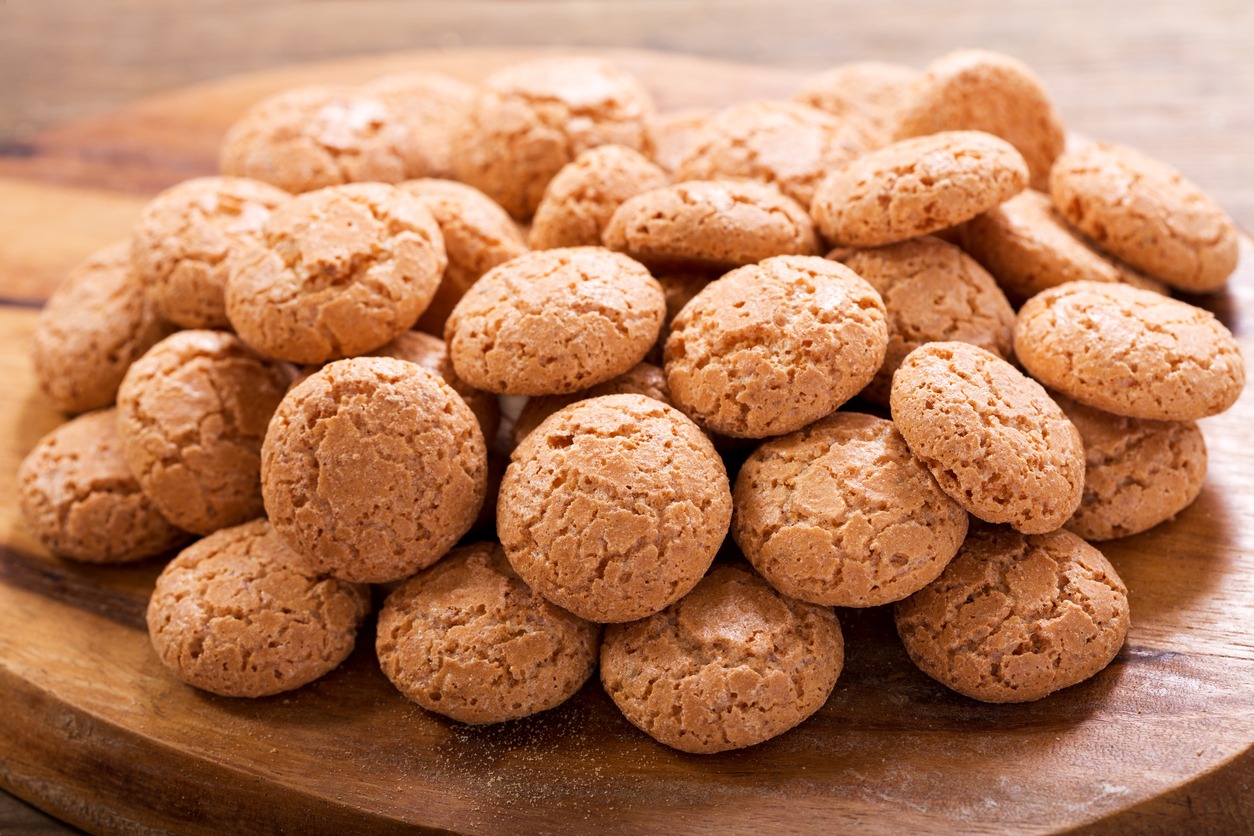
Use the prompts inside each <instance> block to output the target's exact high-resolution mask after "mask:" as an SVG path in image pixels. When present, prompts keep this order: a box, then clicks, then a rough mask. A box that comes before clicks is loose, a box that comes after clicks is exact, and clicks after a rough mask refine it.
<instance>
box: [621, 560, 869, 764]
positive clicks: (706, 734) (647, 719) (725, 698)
mask: <svg viewBox="0 0 1254 836" xmlns="http://www.w3.org/2000/svg"><path fill="white" fill-rule="evenodd" d="M844 650H845V646H844V639H843V638H842V636H841V632H840V623H839V622H838V621H837V620H836V616H835V614H834V613H833V612H832V611H831V610H830V609H828V608H826V607H818V606H815V605H814V604H806V603H803V602H801V601H794V600H792V599H790V598H786V597H784V596H782V595H780V594H779V593H778V592H776V591H775V590H773V589H771V587H770V586H768V585H767V584H766V582H765V581H763V580H762V579H761V578H759V577H756V576H755V575H753V574H752V573H750V572H747V571H745V570H743V569H741V568H739V567H735V566H720V567H718V568H716V569H714V571H712V572H710V574H709V576H708V577H706V578H705V579H704V580H703V581H701V583H700V584H698V585H697V588H696V589H694V590H693V591H692V592H691V593H689V594H688V595H687V596H686V597H684V598H683V599H681V600H680V601H678V602H677V603H675V604H672V605H671V606H670V607H668V608H666V609H665V610H663V611H662V612H660V613H657V614H656V615H652V616H650V617H648V618H646V619H643V620H641V621H636V622H633V623H631V624H615V625H612V626H610V627H609V628H607V629H606V631H605V641H604V644H602V646H601V684H602V685H603V686H604V687H605V692H606V693H607V694H609V695H610V698H611V699H612V700H614V704H615V705H617V706H618V708H619V710H620V711H622V712H623V716H625V717H626V718H627V719H628V720H630V721H631V723H632V724H633V725H635V726H636V727H637V728H639V729H640V730H641V731H643V732H645V733H646V734H648V735H649V736H650V737H652V738H653V739H654V740H657V741H658V742H660V743H664V744H666V745H667V746H670V747H672V748H674V749H679V750H680V751H683V752H693V753H697V754H709V753H713V752H725V751H727V750H728V749H740V748H743V747H745V746H753V745H754V744H757V743H762V742H764V741H766V740H770V739H771V738H772V737H775V736H777V735H780V734H783V733H784V732H786V731H788V730H789V729H791V728H793V727H794V726H796V725H798V724H799V723H801V722H802V721H803V720H805V719H806V718H807V717H809V716H810V715H811V714H813V713H814V712H816V711H818V710H819V709H820V708H821V707H822V706H823V703H824V702H826V701H827V698H828V696H829V695H830V694H831V693H832V689H833V688H834V687H835V686H836V680H837V678H838V677H839V676H840V671H841V668H842V667H843V666H844Z"/></svg>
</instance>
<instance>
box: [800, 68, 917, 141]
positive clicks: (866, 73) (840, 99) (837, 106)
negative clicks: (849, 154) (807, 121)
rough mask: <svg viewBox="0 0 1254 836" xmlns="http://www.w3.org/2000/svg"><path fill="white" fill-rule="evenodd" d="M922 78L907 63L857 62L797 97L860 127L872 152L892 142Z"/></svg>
mask: <svg viewBox="0 0 1254 836" xmlns="http://www.w3.org/2000/svg"><path fill="white" fill-rule="evenodd" d="M920 75H921V73H920V72H919V71H918V70H916V69H914V68H913V67H907V66H906V65H904V64H891V63H887V62H884V61H855V62H853V63H850V64H842V65H840V66H837V67H833V68H832V69H830V70H828V71H826V72H823V73H820V74H818V75H816V76H814V77H813V78H811V79H810V80H809V81H808V82H807V83H806V85H805V86H804V87H802V88H801V89H800V90H799V91H797V95H796V96H795V97H794V98H796V99H797V101H799V102H802V103H803V104H808V105H810V106H811V107H817V108H819V109H820V110H825V111H827V112H828V113H830V114H832V115H833V116H835V117H837V118H839V119H841V120H844V121H848V122H852V123H855V124H857V125H858V126H859V128H860V129H861V130H862V133H863V135H864V136H865V137H866V140H867V143H868V145H867V150H868V151H870V150H874V149H876V148H882V147H883V146H885V145H887V144H889V143H890V142H892V140H893V131H894V129H895V128H896V124H897V111H898V110H899V109H900V108H901V106H902V104H903V103H904V102H905V100H906V96H907V94H908V92H909V90H910V85H912V84H913V83H914V82H915V81H916V80H917V79H918V78H919V76H920Z"/></svg>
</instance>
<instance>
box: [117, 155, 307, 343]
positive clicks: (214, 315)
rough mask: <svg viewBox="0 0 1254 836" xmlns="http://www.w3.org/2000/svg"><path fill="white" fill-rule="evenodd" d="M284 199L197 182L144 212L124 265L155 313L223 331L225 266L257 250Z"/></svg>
mask: <svg viewBox="0 0 1254 836" xmlns="http://www.w3.org/2000/svg"><path fill="white" fill-rule="evenodd" d="M291 198H292V196H291V195H290V194H288V193H287V192H285V191H283V190H282V189H277V188H275V187H274V186H271V185H269V184H267V183H262V182H260V181H259V180H248V179H246V178H243V177H197V178H195V179H193V180H185V181H184V182H182V183H179V184H178V185H177V186H174V187H172V188H169V189H166V190H165V191H164V192H162V193H161V194H159V195H157V196H156V197H155V198H153V199H152V201H151V202H149V204H148V205H147V206H145V207H144V211H143V213H142V214H141V215H140V216H139V223H138V224H136V225H135V232H134V234H133V236H132V238H131V262H132V264H133V265H134V267H135V274H136V275H137V276H138V277H139V280H140V281H141V282H142V283H143V285H144V293H145V294H146V295H147V296H148V300H149V301H150V302H151V303H152V305H153V307H154V308H155V309H156V311H157V313H158V314H159V315H161V316H162V317H164V318H165V319H168V320H169V321H170V322H173V323H175V324H178V325H182V326H183V327H184V328H227V327H229V325H230V323H229V322H228V321H227V318H226V302H225V301H224V298H223V297H224V294H225V292H226V280H227V275H228V268H227V259H228V258H229V257H230V256H231V254H232V253H233V252H236V251H238V250H239V249H240V248H241V247H243V246H245V245H247V244H255V243H258V242H259V241H260V239H261V227H262V225H263V224H265V222H266V220H268V219H269V217H270V213H271V212H273V211H274V210H275V209H276V208H277V207H278V206H280V205H281V204H283V203H286V202H287V201H289V200H291Z"/></svg>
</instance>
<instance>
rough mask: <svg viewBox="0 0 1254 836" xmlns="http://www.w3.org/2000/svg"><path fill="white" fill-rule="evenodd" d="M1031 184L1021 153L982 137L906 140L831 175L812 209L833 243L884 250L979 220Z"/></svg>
mask: <svg viewBox="0 0 1254 836" xmlns="http://www.w3.org/2000/svg"><path fill="white" fill-rule="evenodd" d="M1027 183H1028V169H1027V164H1026V163H1025V162H1024V161H1023V156H1022V155H1021V154H1020V153H1019V152H1018V151H1016V150H1015V148H1014V146H1012V145H1011V144H1010V143H1008V142H1006V141H1005V140H1003V139H998V138H997V137H995V136H993V135H991V134H986V133H982V132H980V131H946V132H944V133H937V134H932V135H930V136H921V137H916V138H914V139H905V140H902V141H900V142H895V143H893V144H892V145H888V146H885V147H883V148H881V149H879V150H878V151H872V152H871V153H869V154H866V155H864V156H861V157H858V158H857V159H855V160H854V161H853V162H851V163H849V164H848V165H846V166H845V167H844V168H841V169H837V170H836V171H833V172H832V173H831V174H829V175H828V177H827V179H825V180H824V181H823V182H822V183H821V184H820V185H819V188H818V191H817V192H815V195H814V202H813V203H812V204H811V206H810V211H811V214H813V216H814V222H815V223H816V224H817V225H818V228H819V231H820V232H821V233H822V234H823V237H824V238H826V239H827V240H828V241H829V242H830V243H832V244H834V245H840V246H851V247H878V246H880V245H882V244H892V243H894V242H896V241H904V240H906V239H907V238H914V237H915V236H918V235H926V234H927V233H929V232H936V231H938V230H941V229H944V228H945V227H949V226H954V225H955V224H959V223H962V222H963V221H965V220H968V219H970V218H974V217H975V216H976V215H978V214H980V213H981V212H985V211H987V210H989V209H991V208H993V207H994V206H996V205H997V204H999V203H1001V202H1002V201H1003V200H1006V199H1008V198H1010V197H1013V196H1014V195H1016V194H1018V193H1019V192H1021V191H1023V189H1024V187H1025V186H1027Z"/></svg>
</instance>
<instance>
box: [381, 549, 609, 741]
mask: <svg viewBox="0 0 1254 836" xmlns="http://www.w3.org/2000/svg"><path fill="white" fill-rule="evenodd" d="M600 639H601V626H600V625H599V624H593V623H592V622H590V621H585V620H584V619H582V618H579V617H578V616H575V615H572V614H570V613H568V612H567V611H566V610H564V609H562V608H561V607H558V606H555V605H554V604H551V603H549V602H548V601H546V600H545V599H544V598H542V597H541V596H539V595H537V594H536V593H535V592H533V591H531V589H530V588H529V587H528V586H527V585H526V584H525V583H523V582H522V579H521V578H519V577H518V575H517V573H516V572H514V570H513V569H512V568H511V567H510V565H509V562H508V561H507V560H506V559H505V554H504V552H502V551H501V547H500V546H499V545H498V544H496V543H475V544H473V545H470V546H464V547H462V548H459V549H455V550H453V551H452V552H451V553H450V554H449V555H448V557H446V558H445V559H444V560H442V561H440V562H439V563H437V564H436V565H435V566H432V567H431V568H430V569H427V570H426V571H424V572H422V573H420V574H418V575H416V576H414V577H413V578H410V579H409V580H408V581H406V582H405V583H404V584H402V585H401V586H400V587H398V588H397V589H395V590H394V591H393V592H392V593H391V594H390V595H388V598H387V601H386V602H385V603H384V605H383V609H382V610H380V611H379V629H378V639H377V640H376V648H377V650H378V654H379V664H380V665H381V666H382V667H383V672H384V673H385V674H387V677H388V679H390V680H391V681H392V684H393V685H395V686H396V687H397V689H398V690H400V692H401V693H402V694H404V695H405V696H406V697H408V698H409V699H411V700H413V701H414V702H416V703H417V704H418V705H420V706H422V707H423V708H425V709H427V710H428V711H434V712H435V713H437V714H443V715H444V716H446V717H451V718H452V719H454V720H458V721H460V722H463V723H474V724H481V723H501V722H504V721H506V720H516V719H518V718H520V717H527V716H530V715H532V714H536V713H538V712H540V711H546V710H548V709H550V708H553V707H555V706H558V705H561V704H562V703H563V702H565V701H566V700H567V699H569V698H570V697H571V696H572V695H573V694H574V693H575V692H576V691H578V690H579V688H580V686H582V685H583V684H584V682H586V681H587V680H588V677H590V676H592V672H593V670H595V669H596V663H597V652H598V650H599V649H600Z"/></svg>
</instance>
